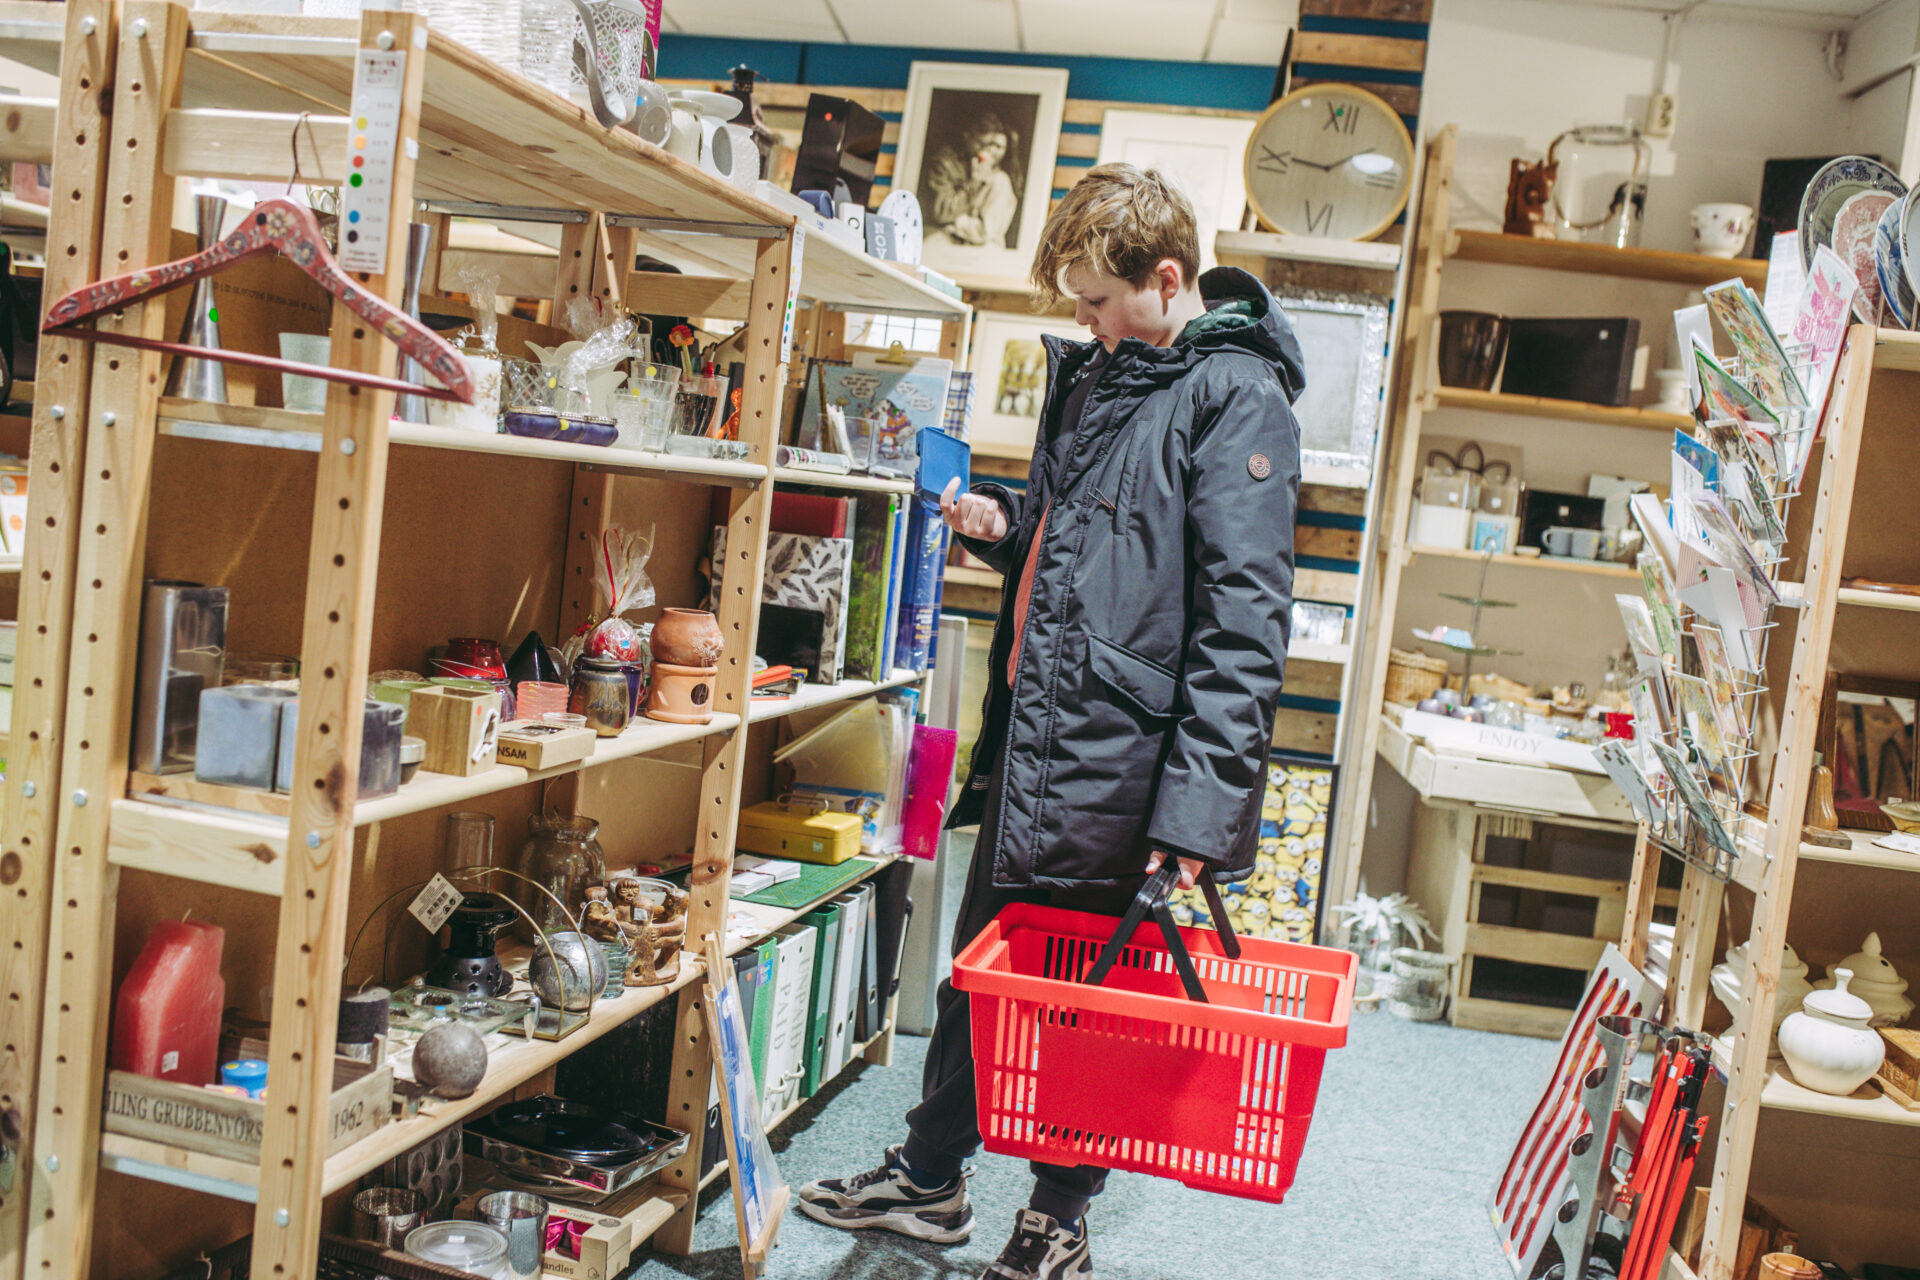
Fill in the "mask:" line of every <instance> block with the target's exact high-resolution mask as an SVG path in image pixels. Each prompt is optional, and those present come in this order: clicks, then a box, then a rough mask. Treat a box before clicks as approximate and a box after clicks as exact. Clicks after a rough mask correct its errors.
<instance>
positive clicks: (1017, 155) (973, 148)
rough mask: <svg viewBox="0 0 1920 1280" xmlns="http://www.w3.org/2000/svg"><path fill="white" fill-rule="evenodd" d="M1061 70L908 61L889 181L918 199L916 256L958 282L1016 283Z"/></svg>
mask: <svg viewBox="0 0 1920 1280" xmlns="http://www.w3.org/2000/svg"><path fill="white" fill-rule="evenodd" d="M1066 100H1067V73H1066V71H1065V69H1064V68H1058V67H983V66H975V65H971V64H968V63H956V62H916V63H914V64H913V70H912V73H911V74H910V75H909V76H908V79H907V101H906V109H905V111H903V112H902V114H901V118H900V149H899V153H898V155H897V156H896V157H895V160H894V170H893V185H894V189H895V190H899V191H911V192H913V194H914V195H915V196H917V197H918V198H919V200H920V211H921V216H922V218H923V220H924V226H925V237H926V238H925V241H924V243H923V245H922V248H921V260H922V261H923V262H925V263H926V265H927V266H929V267H932V268H933V269H934V270H936V271H941V272H945V273H946V274H947V275H950V276H953V277H955V278H956V279H963V280H965V281H968V282H977V281H982V280H990V281H995V282H999V283H1002V284H1004V283H1006V282H1008V281H1019V282H1021V285H1020V286H1016V287H1023V286H1024V282H1025V280H1026V277H1027V270H1028V268H1029V267H1030V266H1031V265H1032V263H1033V251H1034V249H1035V247H1036V246H1037V245H1038V244H1039V240H1040V228H1041V226H1042V224H1044V223H1045V222H1046V220H1047V204H1048V201H1049V200H1050V199H1051V198H1052V195H1053V162H1054V158H1055V155H1056V153H1057V152H1058V150H1059V146H1060V116H1061V113H1062V111H1063V110H1064V109H1065V106H1066Z"/></svg>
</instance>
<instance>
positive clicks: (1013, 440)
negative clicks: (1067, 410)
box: [969, 311, 1086, 458]
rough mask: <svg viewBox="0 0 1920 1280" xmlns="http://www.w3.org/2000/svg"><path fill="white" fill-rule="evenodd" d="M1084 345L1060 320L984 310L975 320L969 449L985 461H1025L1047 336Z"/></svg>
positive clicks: (1036, 418)
mask: <svg viewBox="0 0 1920 1280" xmlns="http://www.w3.org/2000/svg"><path fill="white" fill-rule="evenodd" d="M1049 333H1050V334H1053V335H1054V336H1055V337H1057V338H1065V339H1068V340H1069V341H1074V342H1081V341H1085V340H1086V334H1085V332H1084V331H1083V330H1081V329H1080V328H1079V326H1077V325H1075V324H1074V323H1073V322H1072V321H1071V320H1068V319H1066V318H1065V317H1064V316H1033V315H1022V314H1021V313H1019V312H1017V311H982V312H980V313H979V314H977V315H976V316H974V319H973V347H972V350H971V352H970V356H969V360H970V363H971V365H972V369H973V395H974V404H973V440H972V444H973V449H974V452H976V453H980V454H984V455H986V456H989V457H1001V458H1006V457H1021V458H1024V457H1028V456H1031V455H1032V453H1033V443H1034V439H1035V437H1036V436H1037V435H1038V434H1039V430H1040V410H1041V407H1042V402H1043V401H1044V400H1045V399H1046V394H1047V352H1046V348H1045V347H1043V346H1041V344H1040V339H1041V338H1042V337H1044V336H1045V335H1047V334H1049Z"/></svg>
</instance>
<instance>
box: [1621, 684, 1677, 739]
mask: <svg viewBox="0 0 1920 1280" xmlns="http://www.w3.org/2000/svg"><path fill="white" fill-rule="evenodd" d="M1627 700H1628V701H1629V702H1630V703H1632V704H1633V724H1634V729H1633V732H1634V736H1635V737H1636V738H1667V737H1671V736H1672V735H1673V723H1674V722H1673V714H1672V704H1671V703H1670V702H1669V701H1668V700H1667V678H1666V673H1665V672H1664V671H1649V672H1644V673H1642V674H1641V675H1640V677H1639V678H1638V679H1636V680H1635V681H1634V682H1633V683H1632V684H1630V685H1628V686H1627Z"/></svg>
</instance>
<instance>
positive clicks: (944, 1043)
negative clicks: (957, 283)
mask: <svg viewBox="0 0 1920 1280" xmlns="http://www.w3.org/2000/svg"><path fill="white" fill-rule="evenodd" d="M1199 258H1200V252H1199V242H1198V238H1197V236H1196V234H1195V227H1194V216H1193V209H1192V207H1191V206H1190V205H1189V204H1188V203H1187V200H1186V197H1185V196H1183V195H1182V194H1181V193H1180V191H1179V190H1178V188H1176V187H1175V186H1173V184H1172V183H1170V182H1169V181H1167V180H1166V179H1165V178H1164V177H1162V176H1161V175H1160V174H1159V173H1157V172H1155V171H1152V170H1148V171H1146V172H1142V171H1141V170H1139V169H1136V168H1133V167H1132V166H1130V165H1124V164H1115V165H1102V166H1100V167H1099V168H1096V169H1093V170H1091V171H1090V172H1089V173H1088V174H1087V176H1086V177H1085V178H1083V179H1081V181H1080V182H1079V183H1078V184H1077V185H1076V186H1075V187H1074V188H1073V190H1071V191H1070V192H1068V193H1067V196H1066V199H1064V200H1062V201H1061V203H1060V207H1059V208H1058V209H1057V210H1056V211H1055V212H1054V213H1053V215H1052V216H1051V217H1050V218H1048V220H1047V225H1046V229H1045V231H1044V232H1042V234H1041V241H1040V249H1039V253H1038V255H1037V256H1036V258H1035V260H1034V264H1033V284H1034V288H1035V290H1036V292H1037V293H1039V294H1040V295H1042V296H1043V297H1046V298H1048V299H1050V300H1052V299H1058V298H1059V297H1060V296H1061V294H1062V291H1063V290H1064V292H1065V293H1067V294H1070V295H1072V297H1073V298H1074V301H1075V312H1074V318H1075V320H1076V321H1077V322H1078V323H1080V324H1082V325H1085V326H1086V327H1087V329H1088V330H1089V331H1090V332H1091V333H1092V336H1093V338H1094V341H1093V342H1089V343H1064V342H1060V341H1058V340H1056V339H1054V338H1048V339H1046V347H1047V363H1048V388H1047V398H1046V401H1045V404H1044V407H1043V409H1042V411H1041V418H1040V434H1039V439H1038V443H1037V444H1036V445H1035V448H1034V453H1033V468H1032V471H1031V473H1030V477H1029V480H1028V485H1027V491H1026V493H1025V495H1024V496H1022V495H1017V494H1014V493H1012V492H1010V491H1009V490H1007V489H1006V488H1004V487H1002V486H1000V485H997V484H978V485H975V486H974V492H973V493H970V494H967V495H965V496H958V495H957V494H956V493H955V489H954V488H953V487H950V488H949V489H948V491H947V493H946V494H945V495H943V497H942V499H941V511H942V512H943V514H944V515H945V517H946V520H947V523H948V524H949V525H951V526H952V527H953V529H954V530H955V531H956V532H957V533H958V534H959V536H960V539H961V541H962V542H963V543H964V544H965V545H966V546H967V548H968V549H969V550H971V551H972V552H973V553H974V554H976V555H978V556H980V557H981V558H982V559H984V560H986V561H987V562H988V563H989V564H991V565H993V566H994V567H995V568H997V569H999V570H1000V571H1001V572H1002V573H1003V574H1004V575H1005V576H1006V587H1005V589H1004V590H1003V592H1002V596H1001V606H1000V621H999V625H998V626H997V627H996V628H995V631H994V641H993V649H992V657H991V661H990V665H989V670H990V672H991V676H990V680H991V687H990V689H989V691H988V694H987V703H986V711H985V714H984V716H983V718H982V724H981V730H980V740H979V745H978V746H977V747H976V748H975V750H974V757H973V768H972V775H971V778H970V780H969V782H968V786H967V789H966V792H965V794H964V796H963V797H962V798H961V800H960V801H959V803H958V804H956V805H955V807H954V813H953V816H952V818H951V819H950V821H949V825H950V826H967V825H971V824H973V823H976V822H977V823H979V825H980V838H979V843H978V844H977V845H976V846H975V848H974V855H973V865H972V869H971V871H970V872H969V876H968V884H967V891H966V896H965V898H964V899H963V900H962V902H961V906H960V920H959V925H958V927H957V928H956V929H955V931H954V938H953V949H954V953H955V954H956V955H957V954H959V952H960V950H961V949H962V948H964V947H965V946H966V945H967V943H969V942H970V941H972V940H973V938H974V937H975V936H976V935H977V934H978V933H979V932H980V931H981V930H982V929H984V928H985V927H986V925H987V923H988V922H989V921H991V920H992V919H993V917H994V916H995V915H996V914H997V913H998V912H999V910H1000V908H1001V907H1003V906H1005V905H1007V904H1008V903H1012V902H1041V903H1049V904H1052V905H1054V906H1057V907H1064V908H1068V909H1072V910H1079V911H1093V912H1100V913H1104V914H1108V915H1119V914H1121V913H1122V912H1124V911H1125V909H1126V906H1127V903H1128V901H1129V900H1130V899H1131V898H1132V896H1133V894H1134V892H1135V891H1136V889H1137V888H1138V887H1139V885H1140V884H1141V882H1142V879H1143V877H1144V876H1145V875H1148V874H1151V873H1152V872H1153V871H1155V870H1157V869H1158V868H1159V867H1160V865H1161V863H1162V861H1163V860H1164V859H1165V858H1167V857H1169V856H1172V857H1177V858H1178V859H1179V861H1180V883H1181V885H1182V886H1183V887H1188V888H1191V887H1192V885H1193V883H1194V880H1195V878H1196V877H1198V876H1201V875H1211V876H1213V877H1215V879H1217V880H1223V881H1226V880H1237V879H1240V878H1242V877H1244V876H1245V875H1247V874H1248V872H1249V871H1250V870H1251V869H1252V867H1253V858H1254V848H1255V842H1256V839H1257V837H1258V834H1259V825H1260V801H1261V795H1262V792H1263V791H1264V789H1265V785H1266V771H1267V751H1268V743H1269V741H1270V739H1271V738H1272V735H1273V717H1274V706H1275V698H1276V696H1277V695H1278V694H1279V692H1280V674H1281V671H1282V669H1283V668H1284V667H1285V665H1286V652H1287V634H1288V610H1289V608H1290V607H1291V603H1292V595H1293V523H1294V507H1295V503H1296V499H1297V497H1298V493H1299V485H1300V428H1299V425H1298V424H1297V423H1296V422H1295V421H1294V417H1293V411H1292V409H1291V407H1290V406H1291V404H1292V402H1293V400H1294V399H1296V398H1297V397H1298V396H1299V394H1300V391H1301V389H1302V387H1303V386H1304V385H1305V382H1304V378H1303V373H1302V362H1301V356H1300V347H1299V344H1298V343H1297V342H1296V341H1295V339H1294V336H1293V331H1292V328H1291V327H1290V326H1289V325H1288V323H1287V320H1286V317H1285V316H1283V315H1282V314H1281V313H1280V308H1279V305H1278V304H1277V303H1275V302H1274V300H1273V297H1272V296H1271V295H1270V294H1269V293H1268V292H1267V291H1266V289H1265V288H1264V287H1263V286H1262V285H1261V284H1260V282H1259V281H1257V280H1255V279H1254V278H1253V277H1252V276H1250V275H1248V274H1246V273H1245V272H1243V271H1238V270H1216V271H1212V272H1209V273H1208V274H1207V276H1206V278H1205V279H1204V280H1200V281H1198V282H1196V281H1195V280H1194V276H1195V274H1196V272H1197V271H1198V269H1199ZM921 1098H922V1100H921V1103H920V1105H919V1106H918V1107H915V1108H914V1109H913V1110H912V1111H911V1112H909V1113H908V1115H907V1128H908V1136H907V1140H906V1142H905V1144H904V1145H902V1146H898V1147H892V1148H889V1149H888V1151H887V1153H886V1158H885V1160H884V1161H883V1162H882V1163H881V1165H880V1167H879V1168H877V1169H874V1170H872V1171H871V1172H868V1173H863V1174H861V1175H859V1176H858V1177H854V1178H849V1179H837V1178H835V1179H826V1180H823V1181H820V1182H814V1183H810V1184H809V1185H807V1186H805V1187H802V1188H801V1189H800V1197H801V1204H800V1207H801V1209H802V1210H803V1211H804V1212H805V1213H806V1214H807V1215H808V1216H809V1217H812V1218H814V1219H816V1220H818V1221H820V1222H824V1223H827V1224H829V1225H831V1226H836V1227H843V1228H847V1229H857V1228H865V1227H882V1228H886V1229H888V1230H892V1231H898V1232H901V1233H902V1234H905V1235H909V1236H912V1237H914V1238H916V1239H920V1240H928V1241H932V1242H934V1243H939V1244H957V1243H959V1242H960V1241H962V1240H965V1239H966V1238H967V1236H968V1235H969V1234H970V1233H971V1232H972V1230H973V1212H972V1210H971V1208H970V1207H969V1204H968V1201H967V1189H966V1180H967V1173H966V1171H965V1170H964V1168H963V1161H965V1160H966V1159H967V1157H969V1156H971V1155H972V1154H973V1153H974V1152H975V1151H976V1150H978V1149H979V1146H980V1133H979V1129H978V1127H977V1124H978V1122H977V1115H976V1104H975V1094H974V1072H973V1054H972V1043H971V1033H970V1027H969V1024H968V1010H967V997H966V994H965V993H964V992H959V991H955V990H954V989H953V987H952V984H951V983H943V984H942V985H941V987H940V995H939V1011H938V1015H937V1022H936V1026H935V1029H934V1033H933V1038H932V1039H931V1041H929V1043H928V1046H927V1066H926V1075H925V1079H924V1081H923V1084H922V1093H921ZM1033 1172H1034V1176H1035V1178H1036V1180H1037V1184H1036V1187H1035V1189H1034V1193H1033V1197H1032V1200H1031V1202H1030V1207H1029V1208H1027V1209H1025V1210H1022V1211H1021V1212H1020V1214H1019V1215H1018V1217H1017V1219H1016V1222H1015V1229H1014V1233H1013V1238H1012V1239H1011V1240H1010V1241H1009V1242H1008V1244H1007V1247H1006V1249H1005V1251H1004V1252H1002V1253H1001V1255H1000V1259H999V1261H998V1262H996V1263H994V1264H993V1265H992V1266H990V1267H988V1268H987V1270H986V1272H985V1273H984V1276H983V1280H1089V1278H1090V1277H1091V1276H1092V1262H1091V1256H1090V1253H1089V1249H1088V1241H1087V1228H1086V1223H1085V1213H1086V1208H1087V1205H1088V1203H1089V1201H1090V1200H1091V1199H1092V1198H1093V1197H1094V1196H1095V1195H1097V1194H1098V1193H1099V1191H1100V1189H1101V1186H1102V1184H1103V1183H1104V1182H1105V1180H1106V1170H1104V1169H1100V1168H1096V1167H1094V1166H1091V1165H1081V1166H1078V1167H1074V1168H1067V1167H1064V1166H1060V1165H1049V1164H1041V1163H1037V1162H1036V1163H1035V1164H1034V1165H1033Z"/></svg>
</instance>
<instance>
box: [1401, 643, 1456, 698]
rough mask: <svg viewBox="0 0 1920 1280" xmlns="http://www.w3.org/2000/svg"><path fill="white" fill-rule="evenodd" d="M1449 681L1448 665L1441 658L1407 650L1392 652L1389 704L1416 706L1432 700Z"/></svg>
mask: <svg viewBox="0 0 1920 1280" xmlns="http://www.w3.org/2000/svg"><path fill="white" fill-rule="evenodd" d="M1446 678H1447V664H1446V662H1445V661H1443V660H1442V659H1440V658H1429V657H1428V656H1427V655H1426V654H1424V653H1410V652H1408V651H1407V650H1405V649H1391V650H1388V656H1387V701H1388V702H1405V703H1409V704H1411V703H1416V702H1418V701H1420V700H1421V699H1422V698H1431V697H1432V696H1433V695H1434V694H1435V693H1436V692H1437V691H1438V690H1439V688H1440V684H1441V682H1442V681H1443V680H1445V679H1446Z"/></svg>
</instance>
